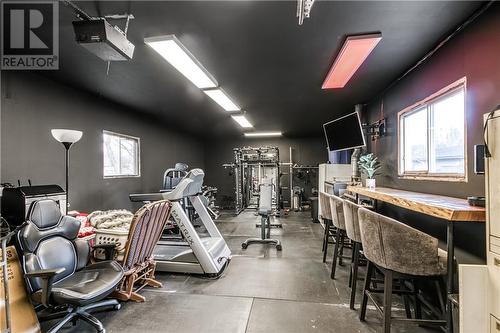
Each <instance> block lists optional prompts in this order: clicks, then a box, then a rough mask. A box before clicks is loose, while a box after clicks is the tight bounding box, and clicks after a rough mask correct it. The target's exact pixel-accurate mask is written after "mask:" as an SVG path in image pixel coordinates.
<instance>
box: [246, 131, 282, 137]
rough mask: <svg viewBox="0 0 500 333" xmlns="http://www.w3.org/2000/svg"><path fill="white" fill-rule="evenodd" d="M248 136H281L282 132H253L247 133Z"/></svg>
mask: <svg viewBox="0 0 500 333" xmlns="http://www.w3.org/2000/svg"><path fill="white" fill-rule="evenodd" d="M245 136H248V137H259V136H281V132H251V133H245Z"/></svg>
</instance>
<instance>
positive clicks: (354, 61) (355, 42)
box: [321, 33, 382, 89]
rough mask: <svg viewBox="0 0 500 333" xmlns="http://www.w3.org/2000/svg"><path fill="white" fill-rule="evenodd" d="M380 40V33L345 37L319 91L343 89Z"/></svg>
mask: <svg viewBox="0 0 500 333" xmlns="http://www.w3.org/2000/svg"><path fill="white" fill-rule="evenodd" d="M381 39H382V34H380V33H378V34H370V35H361V36H349V37H347V39H346V40H345V42H344V45H343V46H342V49H341V50H340V52H339V54H338V55H337V58H336V59H335V62H334V63H333V66H332V68H331V69H330V71H329V72H328V75H327V76H326V78H325V82H323V85H322V86H321V89H331V88H344V86H345V85H346V84H347V82H348V81H349V80H350V79H351V77H352V76H353V75H354V73H356V71H357V70H358V68H359V67H360V66H361V65H362V64H363V62H364V61H365V60H366V58H368V56H369V55H370V53H371V52H372V51H373V49H374V48H375V46H377V44H378V42H380V40H381Z"/></svg>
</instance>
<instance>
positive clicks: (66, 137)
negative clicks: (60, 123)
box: [50, 129, 83, 214]
mask: <svg viewBox="0 0 500 333" xmlns="http://www.w3.org/2000/svg"><path fill="white" fill-rule="evenodd" d="M50 132H51V133H52V136H53V137H54V139H56V140H57V141H59V142H60V143H62V144H63V146H64V148H65V150H66V151H65V153H66V155H65V156H66V189H65V190H66V214H68V208H69V186H68V179H69V149H70V148H71V146H72V145H73V144H74V143H75V142H78V141H80V139H81V138H82V135H83V132H82V131H75V130H69V129H53V130H51V131H50Z"/></svg>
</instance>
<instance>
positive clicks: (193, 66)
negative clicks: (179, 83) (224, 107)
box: [144, 35, 217, 89]
mask: <svg viewBox="0 0 500 333" xmlns="http://www.w3.org/2000/svg"><path fill="white" fill-rule="evenodd" d="M144 43H146V44H147V45H149V46H150V47H151V48H153V50H155V51H156V52H158V53H159V54H160V55H161V56H162V57H163V58H164V59H165V60H167V61H168V62H169V63H170V64H171V65H172V66H174V67H175V69H177V70H178V71H179V72H181V74H182V75H184V76H185V77H186V78H187V79H188V80H189V81H191V82H192V83H193V84H194V85H195V86H197V87H198V88H201V89H206V88H215V87H217V81H216V80H215V78H214V77H213V76H212V75H211V74H210V73H209V72H208V71H207V70H206V69H205V68H204V67H203V65H202V64H201V63H200V62H199V61H198V60H197V59H196V58H195V56H194V55H193V54H192V53H191V52H189V50H188V49H187V48H186V47H185V46H184V45H182V43H181V42H180V41H179V39H177V37H175V35H167V36H157V37H149V38H144Z"/></svg>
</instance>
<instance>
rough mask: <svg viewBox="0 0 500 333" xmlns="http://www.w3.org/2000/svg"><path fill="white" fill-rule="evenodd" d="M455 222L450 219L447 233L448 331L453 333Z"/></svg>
mask: <svg viewBox="0 0 500 333" xmlns="http://www.w3.org/2000/svg"><path fill="white" fill-rule="evenodd" d="M453 229H454V223H453V222H452V221H448V223H447V235H446V247H447V250H448V258H447V263H446V267H447V272H448V277H447V282H446V291H447V296H448V297H446V332H447V333H453V304H452V302H451V300H450V297H449V296H450V295H452V294H453V282H454V269H453V259H454V257H455V255H454V250H455V248H454V244H453V243H454V242H453V233H454V230H453Z"/></svg>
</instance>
